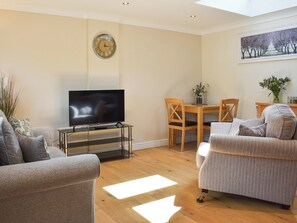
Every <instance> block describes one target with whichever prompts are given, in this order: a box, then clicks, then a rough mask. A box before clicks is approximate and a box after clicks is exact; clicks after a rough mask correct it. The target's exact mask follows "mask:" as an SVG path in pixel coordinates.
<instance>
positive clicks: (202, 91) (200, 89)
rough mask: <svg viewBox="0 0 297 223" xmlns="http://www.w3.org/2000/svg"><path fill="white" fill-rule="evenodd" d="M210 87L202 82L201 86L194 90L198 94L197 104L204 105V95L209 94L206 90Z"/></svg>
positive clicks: (198, 85)
mask: <svg viewBox="0 0 297 223" xmlns="http://www.w3.org/2000/svg"><path fill="white" fill-rule="evenodd" d="M207 87H209V85H208V84H202V82H200V83H199V84H197V85H196V87H195V88H193V92H194V93H195V94H196V100H197V101H196V102H197V104H202V103H203V100H202V98H203V95H204V94H205V93H206V92H207V91H206V88H207Z"/></svg>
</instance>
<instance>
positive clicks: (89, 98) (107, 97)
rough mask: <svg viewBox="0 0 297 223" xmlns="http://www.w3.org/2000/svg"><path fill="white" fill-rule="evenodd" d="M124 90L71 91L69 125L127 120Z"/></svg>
mask: <svg viewBox="0 0 297 223" xmlns="http://www.w3.org/2000/svg"><path fill="white" fill-rule="evenodd" d="M124 99H125V95H124V90H83V91H69V125H70V126H75V125H91V124H106V123H117V122H124V121H125V100H124Z"/></svg>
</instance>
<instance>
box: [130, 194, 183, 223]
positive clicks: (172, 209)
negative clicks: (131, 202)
mask: <svg viewBox="0 0 297 223" xmlns="http://www.w3.org/2000/svg"><path fill="white" fill-rule="evenodd" d="M174 199H175V195H174V196H170V197H166V198H163V199H161V200H156V201H152V202H149V203H146V204H142V205H139V206H135V207H133V210H134V211H136V212H137V213H138V214H140V215H141V216H142V217H144V218H145V219H147V220H148V221H149V222H152V223H165V222H168V221H169V219H170V218H171V216H172V215H174V214H175V213H176V212H178V211H179V210H180V209H181V207H176V206H174Z"/></svg>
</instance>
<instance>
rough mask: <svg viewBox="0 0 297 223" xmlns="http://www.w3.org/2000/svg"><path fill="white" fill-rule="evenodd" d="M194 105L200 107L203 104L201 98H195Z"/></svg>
mask: <svg viewBox="0 0 297 223" xmlns="http://www.w3.org/2000/svg"><path fill="white" fill-rule="evenodd" d="M196 104H197V105H202V104H203V100H202V97H197V98H196Z"/></svg>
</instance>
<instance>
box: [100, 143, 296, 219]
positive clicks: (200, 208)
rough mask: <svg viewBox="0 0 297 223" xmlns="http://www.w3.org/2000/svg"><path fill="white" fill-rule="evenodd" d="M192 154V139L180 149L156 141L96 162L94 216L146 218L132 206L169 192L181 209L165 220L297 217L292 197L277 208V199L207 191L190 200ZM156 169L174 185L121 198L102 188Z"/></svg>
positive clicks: (194, 184)
mask: <svg viewBox="0 0 297 223" xmlns="http://www.w3.org/2000/svg"><path fill="white" fill-rule="evenodd" d="M195 156H196V148H195V145H193V144H189V145H187V146H186V149H185V151H184V152H179V148H173V149H168V148H167V147H160V148H153V149H145V150H138V151H135V152H134V154H133V156H132V157H131V158H130V159H123V160H115V161H108V162H103V163H101V174H100V177H99V178H98V179H97V181H96V190H95V219H96V222H104V223H109V222H110V223H118V222H119V223H126V222H127V223H133V222H148V221H147V220H146V219H145V218H144V217H142V216H141V215H139V214H138V213H137V212H135V211H134V210H133V209H132V208H133V207H135V206H138V205H141V204H145V203H147V202H151V201H155V200H159V199H162V198H166V197H169V196H172V195H175V202H174V205H175V206H177V207H181V209H180V210H179V211H178V212H177V213H175V214H174V215H173V216H172V217H171V218H170V220H169V222H178V223H179V222H181V223H193V222H207V223H263V222H264V223H265V222H267V223H288V222H292V223H293V222H295V223H296V222H297V199H295V202H294V204H293V206H291V209H290V210H283V209H281V208H280V206H279V205H278V204H274V203H270V202H265V201H261V200H257V199H252V198H247V197H242V196H237V195H231V194H225V193H218V192H212V191H211V192H209V194H208V197H207V199H206V200H205V202H204V203H202V204H198V203H196V198H197V196H198V195H199V194H200V190H199V188H198V181H197V179H198V169H197V167H196V164H195ZM156 174H158V175H161V176H163V177H166V178H168V179H170V180H173V181H175V182H177V185H173V186H170V187H166V188H163V189H158V190H155V191H151V192H148V193H144V194H140V195H136V196H133V197H129V198H125V199H121V200H118V199H117V198H115V197H114V196H112V195H111V194H109V193H108V192H106V191H105V190H103V189H102V188H103V187H105V186H109V185H113V184H117V183H122V182H125V181H129V180H135V179H138V178H143V177H148V176H151V175H156Z"/></svg>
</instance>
